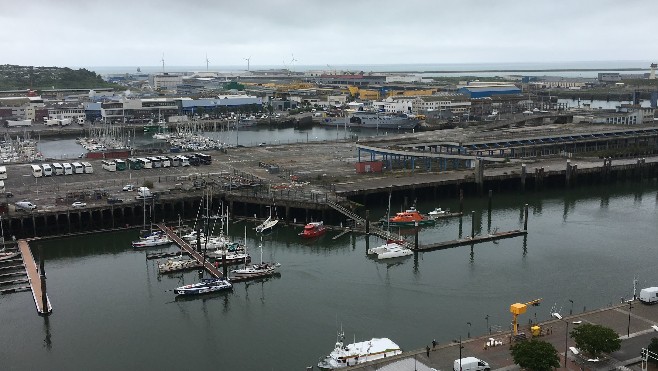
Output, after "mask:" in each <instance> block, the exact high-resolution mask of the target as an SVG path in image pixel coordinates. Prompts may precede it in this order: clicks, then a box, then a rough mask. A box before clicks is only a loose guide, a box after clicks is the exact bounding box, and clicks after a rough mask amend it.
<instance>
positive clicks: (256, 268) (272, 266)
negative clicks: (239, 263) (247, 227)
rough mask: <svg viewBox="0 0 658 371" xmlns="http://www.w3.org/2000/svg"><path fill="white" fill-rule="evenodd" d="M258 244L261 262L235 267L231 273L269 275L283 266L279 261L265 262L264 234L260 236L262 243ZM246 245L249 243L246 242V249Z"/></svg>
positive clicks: (237, 274) (238, 274) (236, 274)
mask: <svg viewBox="0 0 658 371" xmlns="http://www.w3.org/2000/svg"><path fill="white" fill-rule="evenodd" d="M246 240H247V238H246V234H245V241H246ZM258 246H259V247H260V263H259V264H252V265H247V264H245V266H244V268H240V269H234V270H232V271H231V273H233V274H234V275H235V276H251V275H267V274H272V273H274V271H275V270H276V269H277V268H278V267H280V266H281V264H279V263H269V262H263V236H261V237H260V243H259V244H258ZM246 247H247V244H246V243H245V250H246Z"/></svg>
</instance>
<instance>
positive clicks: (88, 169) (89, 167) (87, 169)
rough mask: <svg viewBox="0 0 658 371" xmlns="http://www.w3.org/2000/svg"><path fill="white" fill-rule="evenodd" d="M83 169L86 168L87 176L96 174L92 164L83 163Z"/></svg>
mask: <svg viewBox="0 0 658 371" xmlns="http://www.w3.org/2000/svg"><path fill="white" fill-rule="evenodd" d="M82 167H84V168H85V174H93V173H94V167H93V166H91V163H90V162H83V163H82Z"/></svg>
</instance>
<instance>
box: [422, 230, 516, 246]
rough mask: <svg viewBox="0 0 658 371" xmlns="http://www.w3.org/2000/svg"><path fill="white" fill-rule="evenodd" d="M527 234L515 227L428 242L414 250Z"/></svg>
mask: <svg viewBox="0 0 658 371" xmlns="http://www.w3.org/2000/svg"><path fill="white" fill-rule="evenodd" d="M525 234H528V231H524V230H520V229H515V230H513V231H504V232H496V233H491V234H487V235H484V236H474V237H472V238H471V237H470V236H469V237H464V238H460V239H457V240H452V241H443V242H437V243H430V244H426V245H419V246H418V248H417V249H414V250H415V251H431V250H442V249H449V248H451V247H457V246H464V245H471V244H476V243H482V242H489V241H495V240H502V239H504V238H512V237H517V236H522V235H525Z"/></svg>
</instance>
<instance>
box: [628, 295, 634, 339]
mask: <svg viewBox="0 0 658 371" xmlns="http://www.w3.org/2000/svg"><path fill="white" fill-rule="evenodd" d="M631 309H633V300H629V301H628V328H627V329H626V338H627V339H628V338H630V337H631Z"/></svg>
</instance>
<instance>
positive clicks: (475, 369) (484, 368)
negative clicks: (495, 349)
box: [452, 357, 491, 371]
mask: <svg viewBox="0 0 658 371" xmlns="http://www.w3.org/2000/svg"><path fill="white" fill-rule="evenodd" d="M460 366H461V371H489V370H491V368H490V367H489V364H488V363H487V362H485V361H483V360H481V359H479V358H475V357H466V358H462V359H461V362H460V360H459V359H456V360H455V363H454V364H453V366H452V369H453V370H454V371H460V369H459V367H460Z"/></svg>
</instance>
